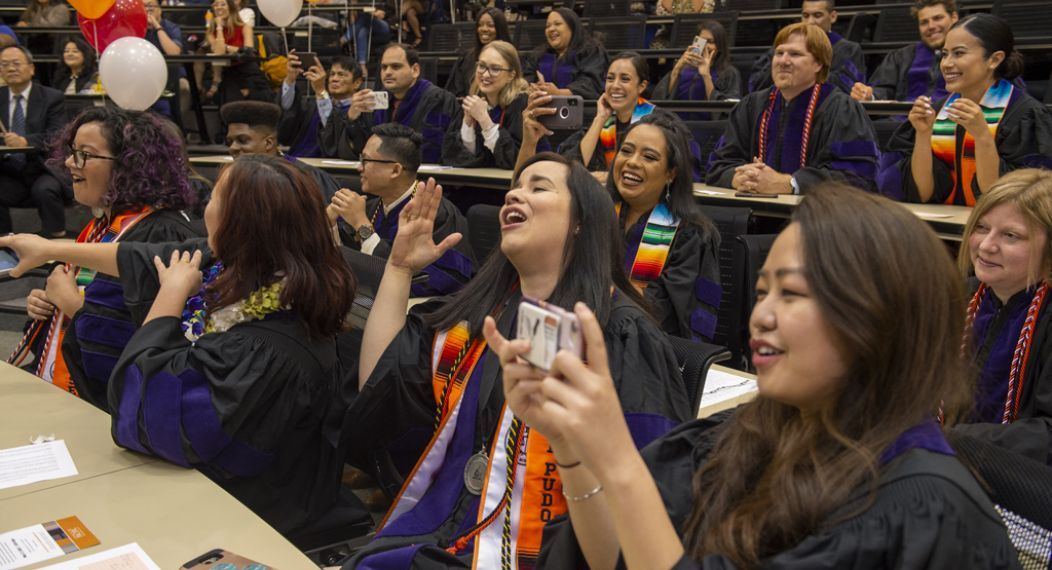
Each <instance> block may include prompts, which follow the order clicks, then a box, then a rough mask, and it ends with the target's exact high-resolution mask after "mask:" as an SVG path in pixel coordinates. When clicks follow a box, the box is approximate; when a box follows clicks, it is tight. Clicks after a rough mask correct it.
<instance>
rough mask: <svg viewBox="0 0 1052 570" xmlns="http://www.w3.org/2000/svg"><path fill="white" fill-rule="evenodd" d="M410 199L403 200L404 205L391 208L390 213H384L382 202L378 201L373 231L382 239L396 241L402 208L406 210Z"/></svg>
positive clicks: (374, 214)
mask: <svg viewBox="0 0 1052 570" xmlns="http://www.w3.org/2000/svg"><path fill="white" fill-rule="evenodd" d="M410 199H411V198H406V199H405V200H402V203H401V204H399V205H397V206H395V207H394V208H391V211H390V212H384V203H383V201H382V200H377V201H376V210H375V211H374V213H373V219H374V220H375V221H374V223H373V229H374V230H375V231H376V234H377V235H379V236H380V239H384V240H387V241H394V238H395V235H396V234H397V233H398V215H399V214H401V213H402V208H405V206H406V204H408V203H409V200H410Z"/></svg>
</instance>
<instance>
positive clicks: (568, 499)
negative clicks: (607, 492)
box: [561, 483, 603, 503]
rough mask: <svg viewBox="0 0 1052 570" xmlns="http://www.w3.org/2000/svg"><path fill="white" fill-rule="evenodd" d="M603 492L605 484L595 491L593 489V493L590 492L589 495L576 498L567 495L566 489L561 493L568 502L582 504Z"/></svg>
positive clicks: (596, 487) (598, 486) (599, 485)
mask: <svg viewBox="0 0 1052 570" xmlns="http://www.w3.org/2000/svg"><path fill="white" fill-rule="evenodd" d="M602 490H603V484H602V483H599V484H598V485H596V486H595V489H592V490H591V491H588V492H587V493H585V494H583V495H579V496H576V497H571V496H570V495H567V494H566V490H565V489H563V490H562V491H561V492H562V494H563V498H565V499H566V500H567V501H570V502H571V503H580V502H581V501H587V500H588V499H591V498H592V497H594V496H596V495H598V494H599V493H600V492H602Z"/></svg>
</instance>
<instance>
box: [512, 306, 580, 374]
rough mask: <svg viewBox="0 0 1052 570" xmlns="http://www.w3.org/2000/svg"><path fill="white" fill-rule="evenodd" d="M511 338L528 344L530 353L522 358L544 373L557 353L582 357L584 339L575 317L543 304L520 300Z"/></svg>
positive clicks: (549, 368)
mask: <svg viewBox="0 0 1052 570" xmlns="http://www.w3.org/2000/svg"><path fill="white" fill-rule="evenodd" d="M515 338H520V339H526V340H529V341H530V351H529V352H528V353H526V354H524V355H523V358H524V359H525V360H526V362H529V363H530V364H531V365H533V366H535V367H537V368H540V369H541V370H544V371H546V372H547V371H548V370H551V369H552V362H553V361H554V360H555V355H556V353H558V352H559V351H560V350H567V351H569V352H570V353H571V354H574V355H576V356H577V357H578V358H583V357H584V337H583V336H582V334H581V323H580V321H578V320H577V315H575V314H573V313H571V312H569V311H567V310H565V309H563V308H561V307H557V306H555V305H551V304H548V303H545V302H544V301H536V300H533V299H523V301H522V302H521V303H520V304H519V319H518V331H516V335H515Z"/></svg>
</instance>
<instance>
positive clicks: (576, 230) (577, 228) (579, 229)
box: [573, 226, 581, 235]
mask: <svg viewBox="0 0 1052 570" xmlns="http://www.w3.org/2000/svg"><path fill="white" fill-rule="evenodd" d="M579 233H581V226H577V227H575V228H574V229H573V235H577V234H579Z"/></svg>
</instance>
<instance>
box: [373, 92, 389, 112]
mask: <svg viewBox="0 0 1052 570" xmlns="http://www.w3.org/2000/svg"><path fill="white" fill-rule="evenodd" d="M389 95H390V94H389V93H388V92H387V91H373V109H386V108H388V107H390V106H391V102H390V99H389V98H388V97H389Z"/></svg>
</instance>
